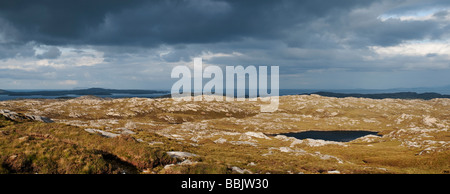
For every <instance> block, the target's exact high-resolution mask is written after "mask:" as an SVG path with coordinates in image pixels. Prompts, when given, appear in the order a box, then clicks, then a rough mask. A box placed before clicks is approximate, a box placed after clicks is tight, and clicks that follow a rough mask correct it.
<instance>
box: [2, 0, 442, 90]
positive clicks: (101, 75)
mask: <svg viewBox="0 0 450 194" xmlns="http://www.w3.org/2000/svg"><path fill="white" fill-rule="evenodd" d="M195 57H201V58H202V59H203V64H204V66H208V65H217V66H220V67H222V68H224V67H225V66H237V65H242V66H249V65H255V66H260V65H262V66H273V65H276V66H279V69H280V76H279V78H280V88H282V89H353V88H364V89H387V88H412V87H439V86H448V85H450V1H448V0H421V1H419V0H365V1H361V0H339V1H333V0H328V1H324V0H311V1H298V0H292V1H288V0H270V1H269V0H259V1H257V0H246V1H238V0H235V1H222V0H190V1H187V0H185V1H182V0H180V1H175V0H174V1H171V0H168V1H158V0H156V1H140V0H130V1H123V0H95V1H91V0H64V1H60V0H54V1H50V0H43V1H39V0H36V1H31V0H29V1H26V0H14V1H10V0H6V1H4V0H0V89H72V88H87V87H103V88H116V89H126V88H128V89H166V90H170V88H171V86H172V84H173V83H174V82H176V81H177V79H171V77H170V74H171V71H172V69H173V68H174V67H175V66H178V65H186V66H189V67H192V66H193V58H195Z"/></svg>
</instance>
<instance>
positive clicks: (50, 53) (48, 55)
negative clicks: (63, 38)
mask: <svg viewBox="0 0 450 194" xmlns="http://www.w3.org/2000/svg"><path fill="white" fill-rule="evenodd" d="M59 56H61V51H60V50H59V49H58V48H57V47H50V48H49V49H48V50H47V51H46V52H44V53H42V54H40V55H36V57H37V58H38V59H56V58H58V57H59Z"/></svg>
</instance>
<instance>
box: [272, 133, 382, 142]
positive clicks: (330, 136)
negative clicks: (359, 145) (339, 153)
mask: <svg viewBox="0 0 450 194" xmlns="http://www.w3.org/2000/svg"><path fill="white" fill-rule="evenodd" d="M280 135H285V136H288V137H295V138H297V139H307V138H309V139H321V140H327V141H338V142H349V141H352V140H355V139H357V138H360V137H364V136H366V135H378V132H373V131H303V132H297V133H282V134H280ZM378 136H380V135H378Z"/></svg>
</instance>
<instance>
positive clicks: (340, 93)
mask: <svg viewBox="0 0 450 194" xmlns="http://www.w3.org/2000/svg"><path fill="white" fill-rule="evenodd" d="M405 90H406V89H405ZM411 90H413V89H411ZM415 90H417V88H416V89H415ZM424 90H425V89H424ZM370 92H372V93H370ZM113 94H127V95H145V94H161V96H159V98H170V96H171V95H170V92H169V91H163V90H134V89H133V90H132V89H127V90H119V89H104V88H88V89H74V90H50V91H45V90H43V91H7V90H0V95H7V96H23V97H26V96H67V95H80V96H83V95H94V96H95V95H99V96H109V95H113ZM296 94H297V95H302V94H306V95H310V94H317V95H320V96H326V97H337V98H345V97H356V98H371V99H385V98H393V99H424V100H430V99H434V98H450V95H448V94H439V93H436V92H424V93H418V92H410V91H409V92H403V91H402V90H400V91H399V89H390V90H385V91H384V92H383V91H381V90H334V91H326V90H325V91H317V90H316V91H314V90H280V96H284V95H296ZM235 95H236V93H235Z"/></svg>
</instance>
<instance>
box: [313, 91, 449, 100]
mask: <svg viewBox="0 0 450 194" xmlns="http://www.w3.org/2000/svg"><path fill="white" fill-rule="evenodd" d="M308 94H317V95H320V96H326V97H336V98H346V97H355V98H371V99H385V98H393V99H423V100H431V99H434V98H450V95H442V94H438V93H433V92H428V93H420V94H419V93H416V92H396V93H380V94H357V93H353V94H347V93H334V92H314V93H308Z"/></svg>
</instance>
